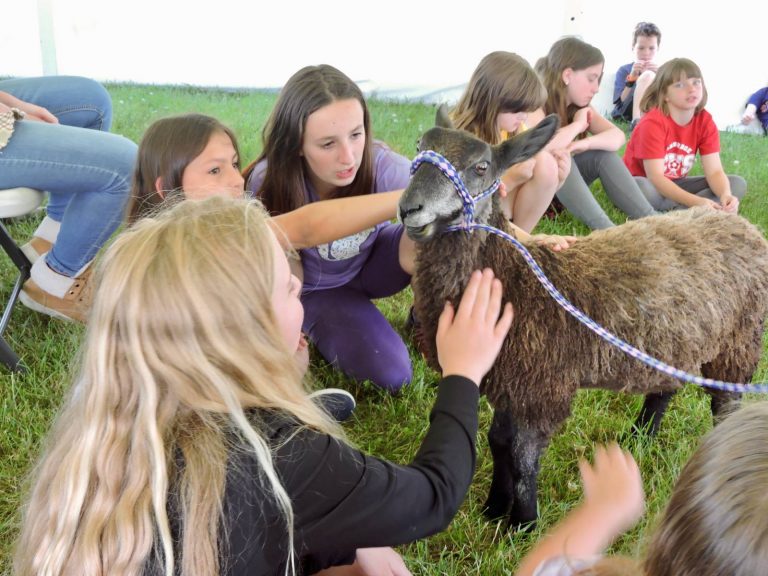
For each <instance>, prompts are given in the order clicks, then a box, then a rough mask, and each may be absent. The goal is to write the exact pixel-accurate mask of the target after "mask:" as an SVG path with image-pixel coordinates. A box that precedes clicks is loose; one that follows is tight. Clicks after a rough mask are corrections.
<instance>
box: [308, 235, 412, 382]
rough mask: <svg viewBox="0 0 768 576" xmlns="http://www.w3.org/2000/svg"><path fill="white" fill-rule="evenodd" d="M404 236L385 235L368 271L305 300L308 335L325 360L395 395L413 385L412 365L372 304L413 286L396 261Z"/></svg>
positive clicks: (369, 263) (380, 240)
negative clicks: (375, 299) (372, 300)
mask: <svg viewBox="0 0 768 576" xmlns="http://www.w3.org/2000/svg"><path fill="white" fill-rule="evenodd" d="M402 233H403V228H402V226H400V225H389V226H387V227H385V228H384V229H383V230H381V231H380V232H379V235H378V237H377V238H376V242H375V244H374V247H373V250H372V251H371V254H370V256H369V258H368V260H367V262H366V263H365V266H364V267H363V269H362V270H361V271H360V273H359V274H358V275H357V276H356V277H355V278H353V279H352V280H351V281H350V282H349V283H348V284H346V285H345V286H341V287H338V288H332V289H330V290H317V291H315V292H309V293H306V294H304V295H303V296H302V302H303V303H304V312H305V316H304V331H305V332H306V333H307V335H308V336H309V338H310V340H311V341H312V342H313V343H314V344H315V345H316V346H317V349H318V351H319V352H320V353H321V354H322V356H323V357H324V358H325V359H326V360H328V361H329V362H331V363H332V364H333V365H334V366H336V367H337V368H339V369H340V370H341V371H342V372H344V373H345V374H347V375H348V376H350V377H352V378H354V379H355V380H359V381H362V380H370V381H371V382H373V383H374V384H376V385H377V386H379V387H381V388H384V389H385V390H389V391H390V392H393V393H394V392H397V391H398V390H400V388H401V387H402V386H404V385H406V384H408V383H409V382H410V381H411V378H412V377H413V371H412V367H411V361H410V357H409V355H408V349H407V347H406V346H405V344H404V343H403V340H402V338H400V335H399V334H398V333H397V332H396V331H395V329H394V328H392V326H391V325H390V324H389V322H388V321H387V319H386V318H385V317H384V315H383V314H382V313H381V312H380V311H379V309H378V308H377V307H376V306H375V305H374V304H373V302H371V299H372V298H383V297H386V296H391V295H393V294H396V293H397V292H399V291H400V290H402V289H403V288H405V287H406V286H408V284H409V282H410V276H409V275H408V274H406V273H405V272H404V271H403V270H402V268H400V263H399V257H398V250H399V245H400V237H401V236H402Z"/></svg>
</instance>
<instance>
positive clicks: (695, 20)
mask: <svg viewBox="0 0 768 576" xmlns="http://www.w3.org/2000/svg"><path fill="white" fill-rule="evenodd" d="M11 1H12V0H1V1H0V4H6V3H9V2H11ZM13 6H14V9H13V13H14V17H13V23H14V25H13V26H12V27H4V28H5V29H4V32H3V34H2V35H0V54H3V55H4V57H3V58H2V61H3V64H2V67H0V74H3V75H14V76H24V75H37V74H42V73H51V72H52V71H57V72H58V73H59V74H77V75H84V76H90V77H93V78H96V79H99V80H107V81H112V80H114V81H132V82H145V83H156V84H191V85H200V86H227V87H254V88H259V87H279V86H281V85H282V84H283V83H284V82H285V81H286V80H287V78H288V77H289V76H290V75H291V74H292V73H293V72H295V71H296V70H298V69H299V68H300V67H302V66H304V65H307V64H317V63H321V62H326V63H329V64H333V65H334V66H336V67H338V68H340V69H341V70H342V71H344V72H345V73H346V74H348V75H349V76H350V77H352V78H353V79H355V80H356V81H358V82H360V83H361V84H362V85H363V87H364V88H365V89H366V90H367V91H369V92H375V93H378V94H380V95H402V96H407V97H418V96H424V95H428V94H432V99H440V98H441V97H444V98H449V99H450V97H451V96H453V95H454V94H455V93H456V90H455V88H456V87H457V86H460V85H462V84H463V83H465V82H466V81H467V80H468V78H469V76H470V75H471V73H472V70H473V69H474V67H475V66H476V65H477V63H478V61H479V60H480V59H481V58H482V57H483V56H484V55H485V54H487V53H488V52H490V51H492V50H510V51H514V52H518V53H519V54H521V55H522V56H524V57H525V58H527V59H528V60H529V61H530V62H531V63H532V64H533V63H534V62H535V60H536V59H537V58H538V57H539V56H541V55H543V54H545V53H546V51H547V49H548V48H549V46H550V45H551V43H552V42H553V41H554V40H556V39H557V38H558V37H560V36H561V35H563V34H566V33H570V34H578V35H580V36H581V37H582V38H584V39H585V40H586V41H588V42H590V43H592V44H594V45H595V46H597V47H599V48H600V49H601V50H602V51H603V53H604V54H605V57H606V67H605V71H606V72H605V79H604V83H603V87H602V89H601V92H600V94H599V95H598V97H597V98H596V101H595V103H596V106H597V107H598V108H599V109H600V110H601V111H605V110H606V109H608V108H610V100H611V97H612V94H611V92H612V89H613V74H614V72H615V70H616V69H617V68H618V67H619V66H620V65H622V64H624V63H626V62H629V61H630V60H631V59H632V52H631V40H632V36H631V34H632V29H633V27H634V25H635V23H636V22H637V21H639V20H646V21H651V22H654V23H656V24H657V25H658V26H659V27H660V29H661V31H662V33H663V37H662V42H661V50H660V54H659V56H660V60H662V61H663V60H665V59H668V58H672V57H675V56H685V57H688V58H691V59H693V60H694V61H696V62H697V63H698V64H699V66H701V68H702V71H703V74H704V76H705V81H706V83H707V88H708V90H709V104H708V106H707V108H708V110H710V112H712V114H713V115H714V117H715V120H716V122H717V123H718V125H719V126H720V128H721V129H724V128H725V127H726V126H727V125H729V124H732V123H734V122H737V121H738V118H739V110H740V109H741V107H742V106H743V103H744V101H745V99H746V97H747V96H748V95H749V94H751V93H752V92H753V91H754V90H756V89H757V88H759V87H760V86H762V85H765V84H766V82H767V81H768V78H767V77H766V72H765V71H764V70H762V69H761V62H762V60H761V59H760V56H761V54H762V52H761V50H760V49H761V47H762V41H761V40H762V34H763V33H764V30H762V27H763V25H764V21H765V14H762V15H759V14H757V12H760V11H764V9H761V8H757V10H752V11H750V9H749V6H748V4H747V2H746V1H745V0H735V1H733V2H729V3H728V5H727V7H724V6H723V4H722V3H719V4H716V7H713V8H709V7H707V6H706V5H705V4H703V3H698V4H697V6H698V8H694V5H691V4H690V3H683V2H678V3H672V2H669V1H668V0H667V1H661V0H646V2H645V3H644V8H643V9H642V10H640V9H639V8H636V7H635V6H634V5H633V4H631V3H616V2H611V1H607V0H544V1H541V2H525V3H524V2H517V1H514V0H512V1H509V0H507V1H505V2H501V1H498V0H487V1H479V2H474V3H470V4H466V5H464V7H463V8H462V9H461V10H460V11H459V10H457V9H456V8H454V7H452V6H451V5H450V4H449V3H435V2H414V1H413V0H411V1H406V0H390V1H389V2H386V3H383V2H382V3H378V4H373V3H366V2H360V0H330V1H329V2H317V1H315V0H287V1H283V2H256V1H254V0H217V1H216V2H214V3H203V5H202V6H193V5H192V3H191V2H189V1H188V0H132V1H131V2H124V1H122V0H120V1H118V0H37V2H33V1H31V0H28V1H27V2H21V3H18V2H14V4H13ZM753 6H754V4H753ZM757 6H760V4H759V3H758V4H757ZM440 9H442V10H440ZM9 10H10V5H9V6H8V7H7V8H4V9H3V13H5V14H8V13H9ZM49 26H50V28H49ZM41 44H42V48H41ZM451 87H453V88H454V90H453V91H451V90H450V88H451ZM443 89H449V90H446V91H444V92H440V91H441V90H443ZM435 93H437V95H435ZM440 94H442V95H443V96H440Z"/></svg>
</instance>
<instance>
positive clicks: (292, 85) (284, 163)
mask: <svg viewBox="0 0 768 576" xmlns="http://www.w3.org/2000/svg"><path fill="white" fill-rule="evenodd" d="M370 136H371V120H370V114H369V112H368V106H367V105H366V103H365V98H364V97H363V93H362V92H361V91H360V88H359V87H358V86H357V84H355V83H354V82H353V81H352V80H351V79H350V78H348V77H347V76H346V75H345V74H343V73H342V72H340V71H339V70H337V69H336V68H334V67H333V66H329V65H327V64H323V65H320V66H307V67H305V68H302V69H301V70H299V71H298V72H296V73H295V74H294V75H293V76H291V78H290V79H289V80H288V82H287V83H286V84H285V86H284V87H283V89H282V90H281V91H280V96H279V97H278V100H277V103H276V104H275V107H274V109H273V111H272V114H271V115H270V117H269V119H268V120H267V123H266V125H265V126H264V131H263V133H262V139H263V142H264V151H263V152H262V155H261V158H260V159H266V160H267V173H266V175H265V178H264V182H263V185H262V190H261V198H262V199H263V201H264V204H265V205H266V207H267V208H268V210H269V211H270V212H271V213H278V214H279V213H284V212H288V211H290V210H293V209H295V208H298V207H299V206H301V205H303V204H304V203H305V197H304V181H305V179H306V180H309V181H310V183H311V184H312V185H313V186H314V188H315V190H316V191H317V193H318V194H320V195H321V196H323V197H341V196H352V195H360V194H367V193H370V191H371V186H372V182H373V167H372V160H371V138H370ZM249 171H250V167H249V170H246V174H248V172H249Z"/></svg>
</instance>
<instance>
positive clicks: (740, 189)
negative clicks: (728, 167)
mask: <svg viewBox="0 0 768 576" xmlns="http://www.w3.org/2000/svg"><path fill="white" fill-rule="evenodd" d="M728 181H729V182H730V184H731V194H733V195H734V196H736V198H738V199H739V200H741V199H742V198H744V196H746V194H747V181H746V180H745V179H744V178H742V177H741V176H738V175H736V174H729V175H728Z"/></svg>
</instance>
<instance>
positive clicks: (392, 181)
mask: <svg viewBox="0 0 768 576" xmlns="http://www.w3.org/2000/svg"><path fill="white" fill-rule="evenodd" d="M410 167H411V162H410V161H409V160H408V159H407V158H406V157H405V156H401V155H400V154H398V153H396V152H393V151H392V150H391V149H390V148H388V147H387V145H386V144H384V143H383V142H374V144H373V174H374V181H373V190H372V191H371V192H374V193H375V192H389V191H391V190H399V189H401V188H405V187H406V186H407V185H408V180H409V178H410ZM266 171H267V161H266V160H262V161H261V162H259V163H258V164H256V166H255V167H254V169H253V172H252V173H251V176H250V178H249V179H248V182H247V183H246V190H248V191H250V192H251V193H252V194H253V195H254V196H258V191H259V189H260V188H261V184H262V182H263V181H264V174H265V173H266ZM304 191H305V194H306V198H307V203H310V202H316V201H317V200H319V197H318V195H317V192H315V189H314V188H313V187H312V183H311V182H310V181H309V180H308V179H305V180H304ZM388 225H389V224H388V223H382V224H378V225H377V226H375V227H373V228H369V229H368V230H364V231H363V232H359V233H357V234H353V235H352V236H347V237H346V238H342V239H340V240H334V241H333V242H330V243H328V244H321V245H320V246H316V247H314V248H307V249H304V250H300V251H299V252H300V254H301V265H302V268H303V270H304V286H303V288H302V293H306V292H312V291H314V290H326V289H328V288H337V287H338V286H343V285H344V284H346V283H347V282H349V281H350V280H352V278H354V277H355V276H357V274H358V273H359V272H360V270H361V269H362V267H363V264H365V261H366V260H367V259H368V255H369V254H370V252H371V249H372V248H373V243H374V242H375V241H376V237H377V236H378V235H379V231H380V230H381V228H382V227H384V226H388Z"/></svg>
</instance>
